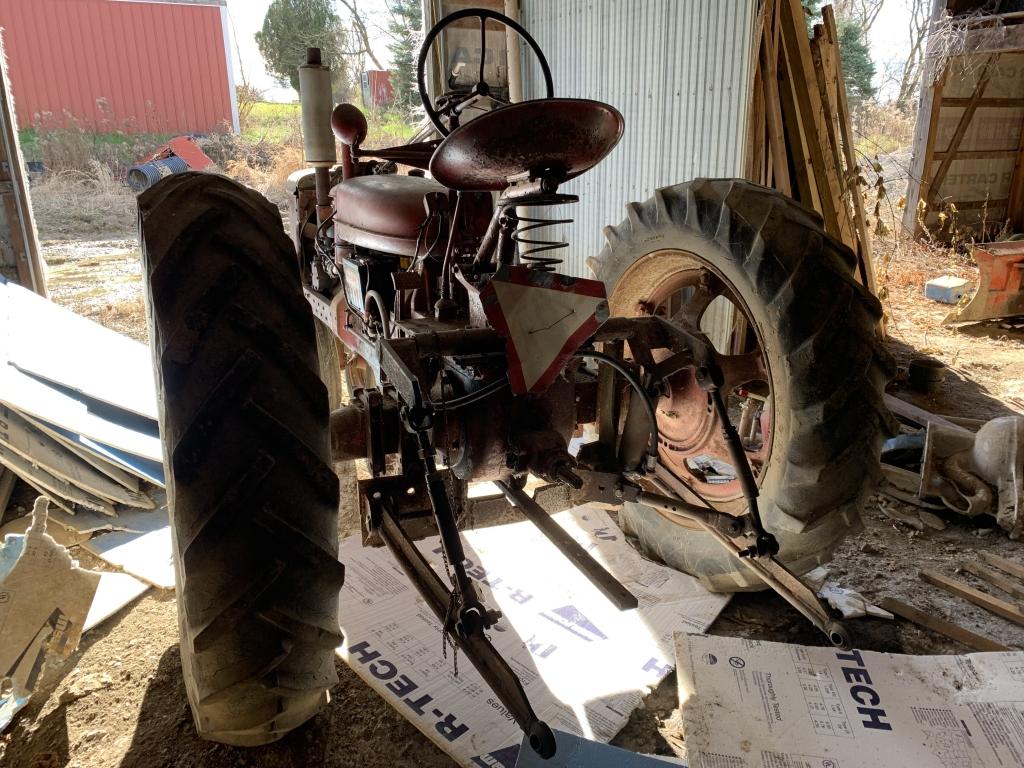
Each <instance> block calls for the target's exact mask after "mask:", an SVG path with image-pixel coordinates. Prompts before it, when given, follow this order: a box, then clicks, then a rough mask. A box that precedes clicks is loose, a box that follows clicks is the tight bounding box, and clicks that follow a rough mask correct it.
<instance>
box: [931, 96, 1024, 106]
mask: <svg viewBox="0 0 1024 768" xmlns="http://www.w3.org/2000/svg"><path fill="white" fill-rule="evenodd" d="M942 103H943V104H944V105H945V106H947V107H967V106H970V103H971V97H970V96H949V97H947V98H946V99H943V101H942ZM1017 107H1024V99H1001V98H996V97H993V96H984V97H982V98H980V99H978V109H1014V108H1017Z"/></svg>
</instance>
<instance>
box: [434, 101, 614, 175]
mask: <svg viewBox="0 0 1024 768" xmlns="http://www.w3.org/2000/svg"><path fill="white" fill-rule="evenodd" d="M624 125H625V123H624V121H623V119H622V115H621V114H620V113H619V111H618V110H617V109H615V107H612V106H609V105H608V104H602V103H601V102H599V101H591V100H589V99H537V100H535V101H523V102H520V103H518V104H510V105H508V106H507V107H501V108H500V109H495V110H493V111H492V112H488V113H486V114H484V115H481V116H480V117H478V118H476V119H474V120H472V121H471V122H468V123H466V124H465V125H462V126H459V127H458V128H456V129H455V130H454V131H452V132H451V134H449V136H448V138H446V139H445V140H444V141H443V142H441V145H440V146H439V147H438V148H437V150H436V151H435V152H434V156H433V157H432V158H431V160H430V173H431V174H432V175H433V177H434V179H435V180H436V181H438V182H440V183H441V184H444V185H445V186H446V187H449V188H450V189H457V190H460V191H466V190H486V191H491V192H500V191H502V190H504V189H506V188H507V187H508V186H509V185H510V184H511V183H513V181H516V180H519V179H520V178H522V177H523V175H524V174H528V175H529V178H530V179H534V178H540V177H541V176H542V175H549V174H554V176H555V177H556V178H557V179H558V183H561V182H564V181H568V180H569V179H572V178H575V177H576V176H579V175H580V174H581V173H584V172H586V171H588V170H590V169H591V168H593V167H594V166H595V165H597V164H598V163H599V162H601V160H603V159H604V158H605V156H606V155H607V154H608V153H609V152H611V151H612V149H613V148H614V147H615V145H616V144H617V143H618V141H619V139H620V138H621V137H622V131H623V128H624ZM524 180H525V179H524Z"/></svg>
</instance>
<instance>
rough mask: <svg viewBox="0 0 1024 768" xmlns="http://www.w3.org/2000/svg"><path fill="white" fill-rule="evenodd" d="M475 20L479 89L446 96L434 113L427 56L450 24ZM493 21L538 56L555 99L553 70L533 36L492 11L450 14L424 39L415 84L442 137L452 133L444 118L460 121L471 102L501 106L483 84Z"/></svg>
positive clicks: (550, 96) (548, 91)
mask: <svg viewBox="0 0 1024 768" xmlns="http://www.w3.org/2000/svg"><path fill="white" fill-rule="evenodd" d="M466 18H475V19H480V72H479V74H478V76H477V82H476V85H474V86H473V87H472V88H471V89H470V90H469V92H468V93H458V92H447V93H445V94H443V95H442V96H441V97H440V98H439V99H438V105H439V109H435V108H434V105H433V104H431V103H430V97H429V96H428V95H427V81H426V71H427V54H428V53H430V48H431V46H432V45H433V44H434V41H436V40H437V37H438V35H440V34H441V32H442V31H443V30H444V29H445V28H446V27H448V26H450V25H451V24H453V23H454V22H456V21H459V20H460V19H466ZM488 19H492V20H494V21H496V22H498V23H499V24H503V25H504V26H506V27H508V28H510V29H512V30H514V31H515V32H516V34H518V35H519V36H520V37H521V38H523V40H525V41H526V43H527V44H528V45H529V46H530V48H532V49H533V52H534V54H536V56H537V60H538V61H539V62H540V68H541V71H542V72H543V73H544V85H545V87H546V88H547V97H546V98H549V99H551V98H554V95H555V89H554V86H553V85H552V83H551V70H550V68H549V67H548V60H547V59H545V58H544V53H543V52H542V51H541V49H540V46H539V45H537V41H536V40H534V39H533V38H532V37H531V36H530V33H529V32H527V31H526V30H525V29H523V28H522V27H521V26H520V25H519V24H517V23H516V22H514V21H513V20H512V19H510V18H509V17H508V16H504V15H502V14H500V13H498V12H497V11H489V10H487V9H484V8H467V9H466V10H464V11H457V12H455V13H451V14H449V15H447V16H445V17H444V18H443V19H441V20H440V21H439V22H437V24H435V25H434V26H433V27H432V28H431V30H430V32H428V33H427V36H426V37H425V38H424V39H423V46H422V47H421V48H420V60H419V64H418V65H417V67H416V81H417V83H418V84H419V88H420V100H421V101H422V102H423V108H424V109H425V110H426V112H427V117H429V118H430V122H431V123H433V124H434V127H435V128H437V130H438V132H440V134H441V135H442V136H447V135H448V134H449V133H451V129H450V128H449V127H448V126H446V125H445V124H444V122H443V121H442V120H441V118H442V117H447V118H448V119H449V120H451V119H452V118H457V117H458V115H459V114H460V113H461V112H462V111H463V110H464V109H465V108H466V107H467V106H468V105H469V103H470V102H472V101H473V100H475V99H476V98H477V97H478V96H487V97H488V98H490V99H492V100H494V101H496V102H498V103H499V104H502V103H504V102H502V101H501V100H500V99H496V98H495V97H494V96H493V95H492V94H491V87H490V86H489V85H488V84H487V81H486V80H484V65H485V63H486V61H487V20H488Z"/></svg>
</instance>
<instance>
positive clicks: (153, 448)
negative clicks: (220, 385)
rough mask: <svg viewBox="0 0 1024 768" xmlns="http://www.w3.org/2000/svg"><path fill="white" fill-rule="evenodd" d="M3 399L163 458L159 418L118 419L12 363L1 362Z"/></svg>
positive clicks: (135, 452)
mask: <svg viewBox="0 0 1024 768" xmlns="http://www.w3.org/2000/svg"><path fill="white" fill-rule="evenodd" d="M0 402H3V403H5V404H6V405H7V406H9V407H10V408H13V409H14V410H16V411H19V412H20V413H22V414H24V415H27V416H35V417H37V418H40V419H43V420H45V421H46V422H48V423H50V424H55V425H57V426H59V427H63V428H64V429H66V430H68V431H69V432H75V433H77V434H79V435H82V436H83V437H87V438H90V439H92V440H95V441H97V442H99V443H102V444H104V445H109V446H111V447H113V448H117V449H120V450H122V451H126V452H128V453H130V454H132V455H134V456H139V457H141V458H144V459H148V460H150V461H156V462H162V461H163V451H162V448H161V446H160V436H159V432H158V429H157V426H156V422H151V421H149V420H148V419H144V418H142V417H139V416H130V415H127V414H126V418H125V419H123V420H115V419H114V418H113V415H112V413H111V411H112V410H113V409H109V408H107V409H100V410H102V411H103V413H102V415H100V414H99V413H97V408H96V405H95V404H94V403H91V402H90V401H89V400H88V399H85V398H82V399H79V398H78V397H74V396H72V395H71V394H69V393H68V391H67V390H64V391H61V390H59V389H57V388H55V387H51V386H48V385H47V384H45V383H43V382H42V381H40V380H38V379H36V378H34V377H32V376H28V375H26V374H24V373H22V372H21V371H19V370H18V369H17V368H15V367H14V366H12V365H3V364H0Z"/></svg>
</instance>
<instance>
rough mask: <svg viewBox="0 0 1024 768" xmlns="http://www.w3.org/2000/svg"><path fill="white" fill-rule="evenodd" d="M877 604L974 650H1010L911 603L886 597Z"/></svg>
mask: <svg viewBox="0 0 1024 768" xmlns="http://www.w3.org/2000/svg"><path fill="white" fill-rule="evenodd" d="M878 605H879V607H880V608H884V609H885V610H887V611H889V613H894V614H896V615H897V616H900V617H901V618H904V619H906V620H907V621H911V622H913V623H914V624H918V625H920V626H922V627H924V628H925V629H930V630H932V631H933V632H938V633H939V634H940V635H943V636H944V637H948V638H949V639H950V640H956V641H957V642H958V643H963V644H964V645H966V646H967V647H968V648H973V649H974V650H976V651H1008V650H1010V649H1009V648H1007V647H1006V646H1005V645H1002V644H1000V643H997V642H996V641H995V640H990V639H989V638H987V637H984V636H982V635H976V634H974V633H973V632H971V631H969V630H966V629H964V628H963V627H961V626H958V625H956V624H953V623H952V622H950V621H946V620H945V619H940V618H939V617H938V616H934V615H933V614H930V613H925V612H924V611H922V610H919V609H918V608H915V607H914V606H912V605H908V604H907V603H901V602H900V601H899V600H896V599H894V598H891V597H887V598H885V600H883V601H882V602H880V603H879V604H878Z"/></svg>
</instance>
